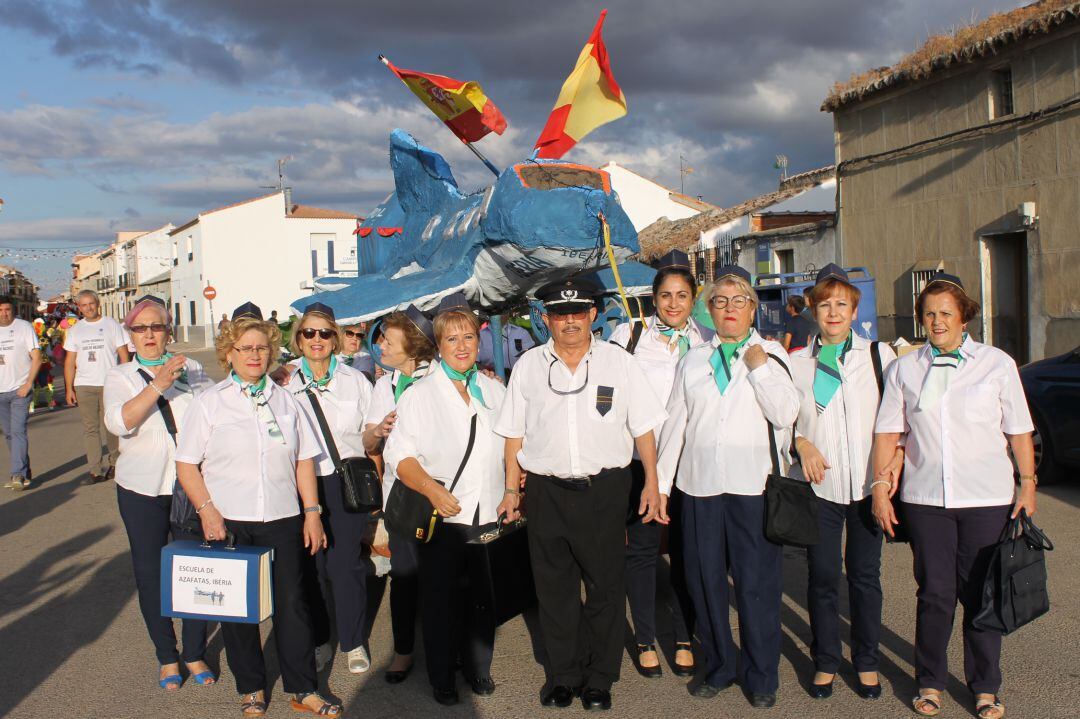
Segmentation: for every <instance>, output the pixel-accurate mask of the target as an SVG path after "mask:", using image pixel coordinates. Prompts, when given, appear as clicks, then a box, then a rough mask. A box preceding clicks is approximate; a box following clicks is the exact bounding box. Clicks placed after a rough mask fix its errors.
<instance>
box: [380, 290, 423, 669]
mask: <svg viewBox="0 0 1080 719" xmlns="http://www.w3.org/2000/svg"><path fill="white" fill-rule="evenodd" d="M379 349H380V350H381V353H382V356H381V362H382V364H384V365H386V366H387V367H390V368H392V370H393V371H392V372H389V373H387V374H384V375H383V376H382V377H380V378H379V379H378V381H376V382H375V389H374V391H373V392H372V397H371V406H370V407H369V408H368V414H367V418H366V419H365V420H364V449H365V450H366V451H367V453H368V456H372V457H373V456H377V455H381V454H382V451H383V444H384V443H385V442H386V439H387V437H389V436H390V434H391V433H392V432H393V430H394V425H395V423H396V422H397V405H398V402H399V401H400V400H401V397H402V396H403V395H404V394H405V392H406V390H408V389H409V388H410V387H412V385H413V383H414V382H416V381H417V380H419V379H420V378H422V377H424V376H426V375H427V374H428V373H429V372H430V370H431V363H432V361H433V360H434V359H435V353H436V350H435V331H434V329H433V328H432V325H431V320H430V319H428V317H427V315H425V314H424V313H423V312H421V311H420V310H419V309H417V308H416V307H415V306H413V305H410V306H409V307H408V308H406V309H405V311H404V312H392V313H390V314H389V315H387V316H386V317H385V318H384V319H383V320H382V322H381V324H380V325H379ZM395 477H396V474H395V473H394V468H393V467H391V466H389V465H386V466H385V468H384V470H383V499H384V501H385V499H386V497H389V496H390V488H391V487H392V486H393V484H394V480H395ZM387 533H388V535H389V544H390V622H391V626H392V627H393V633H394V658H393V660H392V661H391V662H390V667H389V669H387V670H386V674H385V675H384V676H385V679H386V681H387V682H389V683H390V684H400V683H401V682H403V681H405V679H406V677H408V676H409V672H410V671H412V665H413V659H412V654H413V648H414V645H415V641H416V615H417V607H418V602H419V586H420V585H419V580H418V577H417V572H418V565H419V561H420V560H419V557H418V556H417V551H416V542H415V541H414V539H413V538H412V537H402V536H399V535H398V534H397V533H396V532H389V531H388V532H387Z"/></svg>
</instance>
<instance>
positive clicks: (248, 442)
mask: <svg viewBox="0 0 1080 719" xmlns="http://www.w3.org/2000/svg"><path fill="white" fill-rule="evenodd" d="M280 341H281V330H280V329H279V328H278V326H277V325H276V324H274V323H273V322H264V321H263V318H262V312H261V311H260V310H259V308H258V307H256V306H255V305H254V304H252V303H250V302H248V303H245V304H244V305H241V306H240V307H238V308H237V310H236V311H235V312H234V313H233V320H232V322H230V323H229V326H228V327H227V328H226V329H225V331H224V332H222V333H221V334H220V335H219V336H218V338H217V344H216V350H217V357H218V362H219V364H220V365H221V366H222V368H223V369H226V370H229V376H228V377H226V378H225V379H224V380H222V381H221V382H219V383H217V384H216V385H214V386H213V387H211V388H210V389H208V390H206V391H205V392H202V393H201V394H199V395H197V396H196V397H195V400H194V401H193V402H192V405H191V407H190V408H189V409H188V412H187V415H186V420H187V421H186V422H185V423H184V427H183V429H182V430H181V432H180V436H179V442H178V446H177V450H176V471H177V475H178V477H179V479H180V484H181V485H182V486H183V488H184V491H185V492H186V493H187V495H188V498H189V499H190V500H191V503H192V505H193V506H194V507H195V508H196V512H197V513H198V515H199V519H200V521H201V524H202V531H203V537H204V538H205V539H207V540H210V541H220V540H222V539H224V538H225V537H226V536H227V533H231V534H232V535H233V537H234V538H235V541H236V543H237V544H240V545H248V546H258V547H268V548H270V549H272V550H273V552H274V564H273V571H272V572H271V576H272V580H273V596H274V618H273V622H274V632H273V634H274V643H275V646H276V648H277V657H278V664H279V665H280V668H281V678H282V683H283V684H284V688H285V691H286V692H290V693H292V694H293V697H292V701H291V706H292V708H293V709H294V710H296V711H300V712H307V713H311V714H316V715H318V716H327V717H336V716H340V714H341V705H339V704H335V703H332V702H328V701H326V700H325V699H323V698H322V697H321V696H320V695H319V693H318V674H317V672H316V670H315V641H314V636H313V630H312V626H311V612H310V607H309V605H308V602H307V597H306V594H305V589H304V551H305V548H306V549H307V551H308V552H310V554H312V555H314V554H315V553H316V552H318V551H319V550H320V549H325V548H326V535H325V534H324V532H323V526H322V518H321V514H322V507H321V505H320V504H319V491H318V486H317V484H316V479H315V464H314V459H315V458H316V457H318V456H319V455H320V453H321V446H320V445H319V441H318V439H317V436H316V434H315V431H314V430H313V428H312V427H311V425H310V424H309V423H308V420H307V417H306V416H305V415H304V414H303V410H301V409H300V407H299V406H297V403H296V399H295V398H294V397H293V395H292V394H291V393H290V392H287V391H285V390H283V389H282V388H280V387H278V386H277V385H275V384H274V383H273V382H270V381H269V379H268V377H267V374H266V372H267V369H268V368H269V364H270V358H271V357H276V356H277V354H278V351H279V350H280V347H279V346H278V343H279V342H280ZM298 498H299V500H300V501H299V503H298V502H297V499H298ZM221 633H222V636H223V638H224V641H225V655H226V658H227V659H228V663H229V668H230V669H231V670H232V673H233V675H234V676H235V677H236V688H237V690H238V691H239V692H240V694H241V696H242V697H243V702H242V703H241V705H240V707H241V712H242V713H243V715H244V716H246V717H251V716H263V715H264V714H265V713H266V706H267V705H266V689H267V685H266V684H267V679H266V662H265V660H264V657H263V650H262V640H261V638H260V635H259V625H257V624H243V623H238V622H225V623H223V624H222V625H221Z"/></svg>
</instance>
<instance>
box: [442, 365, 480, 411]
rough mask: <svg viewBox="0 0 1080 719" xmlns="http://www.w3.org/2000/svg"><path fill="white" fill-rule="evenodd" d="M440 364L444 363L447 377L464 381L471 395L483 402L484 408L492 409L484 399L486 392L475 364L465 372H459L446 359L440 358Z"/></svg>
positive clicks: (443, 366)
mask: <svg viewBox="0 0 1080 719" xmlns="http://www.w3.org/2000/svg"><path fill="white" fill-rule="evenodd" d="M439 364H441V365H442V368H443V372H445V373H446V376H447V377H449V378H450V379H452V380H457V381H458V382H464V383H465V388H466V389H468V390H469V395H470V396H471V397H472V398H473V399H475V400H476V401H477V402H479V403H480V404H482V405H483V406H484V409H490V408H489V407H488V406H487V402H485V401H484V392H483V391H482V390H481V389H480V372H479V371H478V370H477V369H476V365H475V364H474V365H473V366H472V367H470V368H469V369H467V370H465V371H464V372H458V371H457V370H456V369H454V368H453V367H451V366H450V365H448V364H446V360H440V361H439Z"/></svg>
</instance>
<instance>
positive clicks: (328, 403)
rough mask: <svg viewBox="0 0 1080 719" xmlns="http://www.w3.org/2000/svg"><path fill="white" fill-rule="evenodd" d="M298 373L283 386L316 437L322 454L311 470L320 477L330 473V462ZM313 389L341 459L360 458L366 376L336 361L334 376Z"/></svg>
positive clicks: (367, 388) (367, 403)
mask: <svg viewBox="0 0 1080 719" xmlns="http://www.w3.org/2000/svg"><path fill="white" fill-rule="evenodd" d="M302 375H303V372H302V371H301V370H299V369H298V370H297V371H296V372H294V373H293V375H292V377H291V378H290V379H289V383H288V384H287V385H286V389H288V390H289V391H290V392H292V393H293V395H294V396H295V398H296V403H297V404H298V405H300V409H302V410H303V411H304V415H305V416H307V418H308V422H309V424H310V425H311V427H312V429H313V430H314V431H315V434H316V435H317V436H318V440H319V447H320V448H321V449H322V454H321V455H320V456H319V458H318V459H317V460H316V463H315V473H316V474H318V475H319V476H320V477H326V476H328V475H331V474H333V473H334V462H333V460H331V459H330V452H329V451H328V450H327V449H326V442H325V441H324V439H323V435H322V430H321V429H320V428H319V420H318V418H317V417H316V416H315V410H314V409H313V408H312V406H311V400H310V399H308V396H307V393H306V392H305V391H304V386H305V380H304V378H303V376H302ZM309 379H310V378H309ZM313 391H314V393H315V396H316V397H317V398H318V401H319V407H321V408H322V411H323V415H325V417H326V423H327V424H328V425H329V426H330V433H331V434H332V435H333V437H334V444H335V445H336V446H337V451H338V454H339V455H340V456H341V458H342V459H343V460H344V459H348V458H349V457H363V456H364V440H363V434H364V418H365V417H366V416H367V412H368V407H369V406H370V405H371V391H372V390H371V382H368V379H367V377H365V376H364V375H363V374H361V373H360V372H359V371H358V370H356V369H353V368H352V367H349V366H347V365H344V364H338V365H337V367H336V369H335V370H334V376H333V377H331V378H330V381H329V382H328V383H327V384H326V385H325V387H324V388H323V389H322V391H318V390H313Z"/></svg>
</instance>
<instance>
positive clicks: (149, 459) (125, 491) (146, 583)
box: [104, 296, 215, 691]
mask: <svg viewBox="0 0 1080 719" xmlns="http://www.w3.org/2000/svg"><path fill="white" fill-rule="evenodd" d="M124 327H126V328H127V330H128V332H129V333H130V335H131V341H132V343H133V344H134V345H135V361H134V362H128V363H125V364H122V365H117V366H115V367H113V368H112V369H111V370H109V373H108V375H106V377H105V389H104V404H105V426H106V427H107V428H108V430H109V431H110V432H112V433H113V434H114V435H116V436H117V437H118V438H119V440H120V457H119V459H118V460H117V462H116V501H117V504H118V505H119V506H120V518H121V519H122V520H123V522H124V529H125V530H126V531H127V536H128V543H129V544H130V545H131V562H132V565H133V569H134V570H135V587H136V588H137V590H138V593H139V608H140V609H141V610H142V615H143V621H144V622H145V623H146V629H147V631H148V632H149V633H150V640H151V641H152V642H153V643H154V651H155V653H156V654H157V660H158V664H159V665H160V672H159V677H158V684H159V686H161V688H162V689H165V690H167V691H176V690H177V689H179V688H180V685H181V684H182V683H183V678H182V676H181V672H180V660H181V659H183V661H184V665H185V666H186V667H187V671H188V672H189V673H190V674H191V677H192V679H194V681H195V683H196V684H200V685H204V686H205V685H209V684H213V683H214V681H215V679H214V674H213V672H211V671H210V667H208V666H207V665H206V662H205V661H203V654H204V652H205V651H206V622H203V621H199V620H194V619H185V620H183V621H182V622H181V632H180V634H181V637H182V638H183V654H182V655H181V654H180V653H179V652H177V647H176V633H175V632H174V630H173V621H172V619H170V618H169V617H162V616H161V548H162V547H164V546H165V545H166V544H168V542H169V537H170V535H171V536H172V538H173V539H199V535H198V534H197V532H198V527H197V526H196V527H180V526H175V525H171V524H170V521H169V517H170V511H171V509H172V499H173V487H174V485H175V484H176V462H175V458H174V455H175V453H176V437H175V434H176V431H177V429H178V428H180V427H183V426H184V423H185V420H186V418H187V414H188V409H189V408H190V407H191V402H192V399H194V397H195V392H198V391H201V390H203V389H206V388H207V387H209V386H210V385H211V384H212V382H211V381H210V379H209V378H208V377H207V376H206V373H205V372H203V368H202V365H200V364H199V363H198V362H196V361H195V360H193V359H188V358H186V357H184V356H183V355H173V354H172V353H170V352H168V351H166V346H167V345H168V342H169V339H170V337H169V328H170V327H172V317H171V316H170V315H169V311H168V309H166V307H165V303H164V302H162V301H161V300H160V299H158V298H157V297H150V296H147V297H142V298H140V299H139V300H138V301H136V303H135V306H134V307H133V308H132V309H131V311H130V312H128V314H127V316H126V317H125V318H124ZM170 425H171V426H170Z"/></svg>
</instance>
